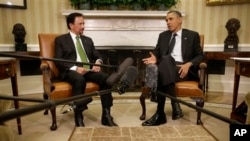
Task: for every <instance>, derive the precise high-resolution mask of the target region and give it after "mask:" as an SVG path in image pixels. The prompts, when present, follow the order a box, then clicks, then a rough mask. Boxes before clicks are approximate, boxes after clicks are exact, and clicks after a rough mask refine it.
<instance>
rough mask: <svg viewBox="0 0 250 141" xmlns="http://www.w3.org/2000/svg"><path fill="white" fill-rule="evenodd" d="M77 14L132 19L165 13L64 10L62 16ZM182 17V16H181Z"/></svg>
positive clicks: (162, 16)
mask: <svg viewBox="0 0 250 141" xmlns="http://www.w3.org/2000/svg"><path fill="white" fill-rule="evenodd" d="M72 12H79V13H82V14H84V16H85V17H109V18H111V17H131V18H132V17H134V18H139V17H141V18H143V17H144V18H164V17H165V16H166V13H167V12H166V11H127V10H65V11H63V12H62V15H64V16H67V15H69V14H70V13H72ZM183 15H184V14H183Z"/></svg>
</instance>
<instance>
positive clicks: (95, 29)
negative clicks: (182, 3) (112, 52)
mask: <svg viewBox="0 0 250 141" xmlns="http://www.w3.org/2000/svg"><path fill="white" fill-rule="evenodd" d="M73 12H79V13H82V14H83V15H84V16H85V31H84V34H85V35H87V36H90V37H91V38H92V39H93V41H94V43H95V46H96V47H97V48H102V47H106V48H107V47H108V48H111V49H125V48H126V47H135V48H143V49H145V48H153V47H154V46H155V45H156V42H157V38H158V36H159V33H160V32H162V31H164V30H167V25H166V21H165V16H166V13H167V11H122V10H117V11H115V10H65V11H62V15H63V16H67V15H69V14H70V13H73ZM183 15H185V14H184V13H183Z"/></svg>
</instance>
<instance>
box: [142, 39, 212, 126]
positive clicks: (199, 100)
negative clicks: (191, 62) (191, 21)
mask: <svg viewBox="0 0 250 141" xmlns="http://www.w3.org/2000/svg"><path fill="white" fill-rule="evenodd" d="M200 44H201V47H202V49H203V47H204V35H200ZM206 68H207V65H206V63H204V62H202V63H201V64H200V70H199V75H200V81H199V82H198V81H183V82H177V83H176V84H175V91H176V96H177V97H190V98H191V99H193V100H194V101H195V102H196V106H199V107H201V108H202V107H203V106H204V100H205V73H206ZM147 97H150V89H149V88H147V87H143V88H142V93H141V96H140V104H141V106H142V114H141V116H140V119H141V120H144V119H145V118H146V105H145V99H146V98H147ZM196 123H197V124H202V121H201V112H200V111H197V120H196Z"/></svg>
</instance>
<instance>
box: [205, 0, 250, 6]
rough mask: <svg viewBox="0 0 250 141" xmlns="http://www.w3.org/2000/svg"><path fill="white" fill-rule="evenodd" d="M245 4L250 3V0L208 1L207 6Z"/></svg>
mask: <svg viewBox="0 0 250 141" xmlns="http://www.w3.org/2000/svg"><path fill="white" fill-rule="evenodd" d="M243 3H250V0H206V5H208V6H217V5H230V4H243Z"/></svg>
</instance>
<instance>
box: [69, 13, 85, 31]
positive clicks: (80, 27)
mask: <svg viewBox="0 0 250 141" xmlns="http://www.w3.org/2000/svg"><path fill="white" fill-rule="evenodd" d="M84 25H85V22H84V18H83V17H76V18H75V22H74V23H73V24H72V23H71V24H70V29H71V31H72V32H73V33H75V34H76V35H82V34H83V31H84Z"/></svg>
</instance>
